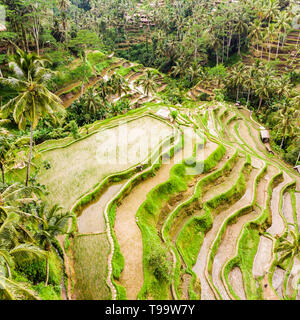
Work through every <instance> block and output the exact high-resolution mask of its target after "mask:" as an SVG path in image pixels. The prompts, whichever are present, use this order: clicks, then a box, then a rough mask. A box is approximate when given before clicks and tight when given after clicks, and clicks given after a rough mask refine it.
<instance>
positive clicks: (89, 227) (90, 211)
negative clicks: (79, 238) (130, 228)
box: [77, 181, 126, 234]
mask: <svg viewBox="0 0 300 320" xmlns="http://www.w3.org/2000/svg"><path fill="white" fill-rule="evenodd" d="M125 183H126V182H124V181H123V182H121V183H118V184H114V185H112V186H110V187H109V188H108V189H107V190H106V191H105V192H104V193H103V194H102V195H101V198H100V199H99V200H98V201H96V202H94V203H93V204H91V205H89V206H88V207H87V208H85V209H84V210H83V211H82V213H81V215H80V216H79V217H78V218H77V224H78V231H79V233H84V234H92V233H102V232H105V219H104V216H103V210H104V208H105V205H106V203H107V202H108V201H109V200H110V199H112V198H113V197H114V196H115V195H116V194H117V193H118V191H119V190H121V188H122V186H123V185H124V184H125Z"/></svg>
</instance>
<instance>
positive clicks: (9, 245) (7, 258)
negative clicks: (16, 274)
mask: <svg viewBox="0 0 300 320" xmlns="http://www.w3.org/2000/svg"><path fill="white" fill-rule="evenodd" d="M19 220H20V216H19V215H18V214H16V213H9V214H8V215H7V216H6V218H5V220H4V221H3V222H2V223H1V224H0V270H1V271H2V272H0V287H1V289H2V290H3V294H4V297H5V298H7V299H11V300H14V299H18V298H19V299H20V298H22V296H23V297H24V296H25V297H27V298H30V299H38V297H37V295H36V294H35V293H34V292H32V291H31V290H29V289H28V288H27V287H26V286H25V285H22V284H20V283H18V282H16V281H14V280H13V279H11V268H12V267H13V266H14V265H15V263H22V262H24V261H26V260H27V261H28V260H29V261H30V260H32V259H33V258H41V257H43V256H45V252H44V251H43V250H41V249H40V248H39V247H38V246H36V245H35V244H34V243H26V242H23V241H22V240H23V239H22V237H20V232H19V231H18V227H19Z"/></svg>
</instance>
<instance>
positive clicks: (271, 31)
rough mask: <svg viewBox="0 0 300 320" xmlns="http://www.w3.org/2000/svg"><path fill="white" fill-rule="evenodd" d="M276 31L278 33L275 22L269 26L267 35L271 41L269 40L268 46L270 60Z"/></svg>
mask: <svg viewBox="0 0 300 320" xmlns="http://www.w3.org/2000/svg"><path fill="white" fill-rule="evenodd" d="M275 33H276V29H275V25H274V24H270V25H269V26H268V28H267V36H268V39H269V42H268V47H269V58H268V61H270V60H271V52H272V42H273V39H274V35H275Z"/></svg>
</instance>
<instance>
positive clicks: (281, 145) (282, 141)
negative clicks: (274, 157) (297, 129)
mask: <svg viewBox="0 0 300 320" xmlns="http://www.w3.org/2000/svg"><path fill="white" fill-rule="evenodd" d="M284 139H285V134H284V135H283V137H282V140H281V144H280V149H282V147H283V143H284Z"/></svg>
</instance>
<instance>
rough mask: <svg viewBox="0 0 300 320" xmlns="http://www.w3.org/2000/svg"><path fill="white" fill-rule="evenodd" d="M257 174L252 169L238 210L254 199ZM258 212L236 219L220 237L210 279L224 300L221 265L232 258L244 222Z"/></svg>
mask: <svg viewBox="0 0 300 320" xmlns="http://www.w3.org/2000/svg"><path fill="white" fill-rule="evenodd" d="M258 173H259V170H258V169H253V170H252V172H251V174H250V177H249V182H248V185H249V187H248V188H247V190H246V192H245V194H244V196H243V198H242V199H241V200H240V201H239V208H242V207H243V206H246V205H250V204H251V202H252V201H253V198H254V181H255V178H256V176H257V174H258ZM230 211H231V213H234V212H235V210H233V209H232V208H231V209H229V210H228V212H230ZM257 215H258V212H255V211H252V212H249V213H248V214H246V215H244V216H241V217H240V218H238V220H237V222H236V223H234V224H232V225H229V226H227V228H226V231H225V234H224V235H223V237H222V241H221V244H220V246H219V248H218V251H217V254H216V255H215V258H214V261H213V269H212V279H213V283H214V284H215V286H216V287H217V288H218V289H219V291H220V293H221V296H222V298H223V299H225V300H229V299H230V298H229V296H228V294H227V292H226V289H225V287H224V285H223V282H222V281H221V278H220V275H221V270H222V267H223V265H224V264H225V263H226V261H228V259H229V258H230V257H234V255H235V251H236V245H237V239H238V237H239V235H240V232H241V230H242V228H243V226H244V224H245V223H246V222H248V221H249V220H252V219H254V218H256V217H257Z"/></svg>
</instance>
